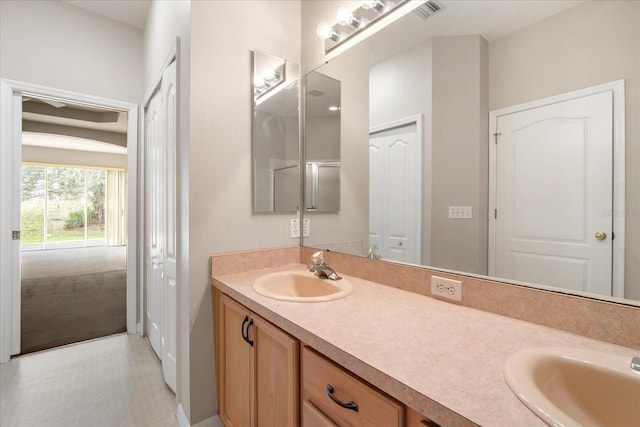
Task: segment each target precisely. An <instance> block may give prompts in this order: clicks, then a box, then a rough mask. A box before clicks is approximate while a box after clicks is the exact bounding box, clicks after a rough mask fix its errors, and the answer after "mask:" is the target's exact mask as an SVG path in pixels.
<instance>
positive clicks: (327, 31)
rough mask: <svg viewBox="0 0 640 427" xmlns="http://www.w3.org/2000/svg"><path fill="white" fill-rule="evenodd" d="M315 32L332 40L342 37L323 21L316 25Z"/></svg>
mask: <svg viewBox="0 0 640 427" xmlns="http://www.w3.org/2000/svg"><path fill="white" fill-rule="evenodd" d="M316 34H317V35H318V37H320V38H321V39H325V40H326V39H331V40H333V41H334V42H337V41H339V40H340V38H341V37H342V35H341V34H340V33H339V32H337V31H336V30H334V29H333V28H331V27H330V26H329V25H328V24H325V23H324V22H321V23H320V24H318V26H317V27H316Z"/></svg>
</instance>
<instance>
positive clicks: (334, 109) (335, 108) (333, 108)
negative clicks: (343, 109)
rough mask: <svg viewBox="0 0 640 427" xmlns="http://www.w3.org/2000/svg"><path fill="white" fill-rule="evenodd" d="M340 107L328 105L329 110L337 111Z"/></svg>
mask: <svg viewBox="0 0 640 427" xmlns="http://www.w3.org/2000/svg"><path fill="white" fill-rule="evenodd" d="M339 109H340V107H336V106H335V105H332V106H331V107H329V111H338V110H339Z"/></svg>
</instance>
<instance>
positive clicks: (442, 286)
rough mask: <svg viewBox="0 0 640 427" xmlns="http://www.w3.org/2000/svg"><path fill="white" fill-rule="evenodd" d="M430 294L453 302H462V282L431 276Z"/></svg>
mask: <svg viewBox="0 0 640 427" xmlns="http://www.w3.org/2000/svg"><path fill="white" fill-rule="evenodd" d="M431 293H432V294H433V295H436V296H439V297H442V298H447V299H450V300H453V301H462V282H461V281H459V280H452V279H446V278H444V277H438V276H431Z"/></svg>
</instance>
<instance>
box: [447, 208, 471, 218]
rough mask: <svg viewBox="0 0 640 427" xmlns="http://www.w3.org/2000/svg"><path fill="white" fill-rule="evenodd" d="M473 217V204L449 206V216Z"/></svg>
mask: <svg viewBox="0 0 640 427" xmlns="http://www.w3.org/2000/svg"><path fill="white" fill-rule="evenodd" d="M471 217H472V214H471V206H449V218H451V219H470V218H471Z"/></svg>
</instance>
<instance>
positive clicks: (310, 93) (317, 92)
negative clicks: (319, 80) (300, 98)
mask: <svg viewBox="0 0 640 427" xmlns="http://www.w3.org/2000/svg"><path fill="white" fill-rule="evenodd" d="M307 93H308V94H309V95H311V96H322V95H324V92H320V91H319V90H316V89H313V90H310V91H309V92H307Z"/></svg>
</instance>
